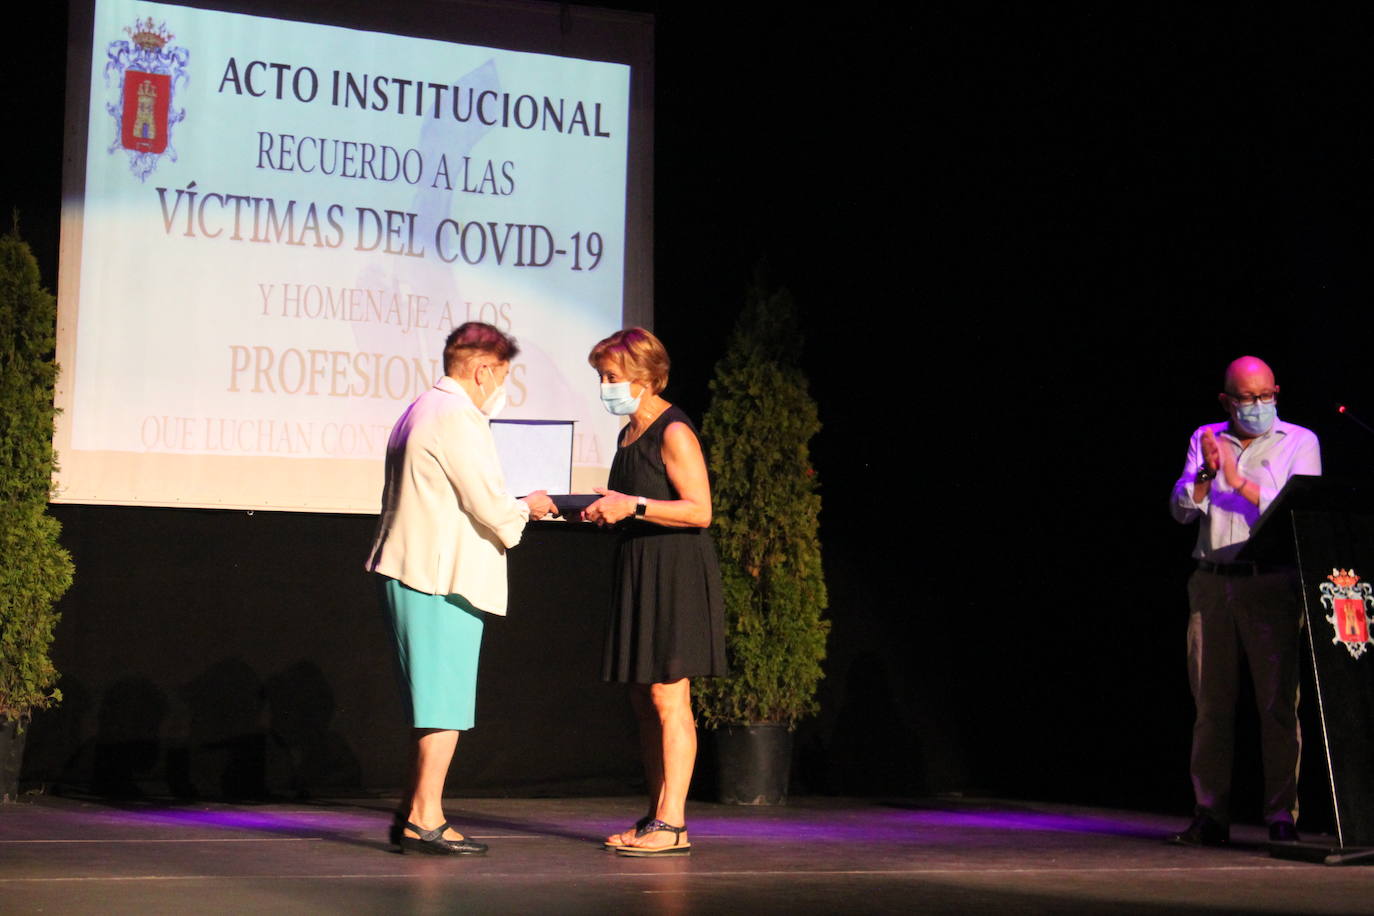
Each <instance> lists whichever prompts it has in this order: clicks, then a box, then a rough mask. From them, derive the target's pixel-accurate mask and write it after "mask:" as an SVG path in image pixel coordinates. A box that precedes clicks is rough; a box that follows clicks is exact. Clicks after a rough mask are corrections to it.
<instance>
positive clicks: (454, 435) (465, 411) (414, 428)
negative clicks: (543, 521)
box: [367, 376, 530, 614]
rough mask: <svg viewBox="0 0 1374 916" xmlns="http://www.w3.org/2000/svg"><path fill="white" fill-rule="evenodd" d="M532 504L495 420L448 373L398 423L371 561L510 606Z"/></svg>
mask: <svg viewBox="0 0 1374 916" xmlns="http://www.w3.org/2000/svg"><path fill="white" fill-rule="evenodd" d="M529 515H530V510H529V506H527V505H526V504H525V503H523V502H521V501H520V500H518V499H516V498H515V497H513V496H511V495H510V493H508V492H506V483H505V479H504V477H503V476H502V474H501V465H500V462H499V461H498V460H497V457H496V442H495V440H494V439H492V435H491V427H490V426H489V425H488V422H487V418H486V417H485V416H484V415H483V414H482V412H481V411H480V410H478V409H477V407H476V405H474V404H473V403H472V399H471V398H469V397H468V396H467V393H466V392H464V391H463V389H462V388H460V387H459V386H458V383H457V382H455V381H454V380H453V379H451V378H449V377H448V376H444V377H443V378H441V379H439V381H437V382H435V383H434V387H433V388H431V389H430V390H429V391H426V392H425V393H424V394H422V395H420V396H419V397H418V398H416V399H415V402H414V403H413V404H411V405H410V407H408V408H406V412H405V413H404V414H402V415H401V419H399V420H397V421H396V426H395V428H393V429H392V431H391V438H390V440H388V442H387V447H386V487H385V489H384V490H383V491H382V515H381V520H380V522H379V524H378V526H377V537H376V540H375V541H374V542H373V544H372V553H371V554H370V555H369V556H368V558H367V568H368V569H370V570H372V571H373V572H377V573H381V574H382V575H384V576H390V577H391V578H393V579H399V580H400V581H401V582H402V583H404V584H405V585H407V586H409V587H410V588H413V589H415V590H416V591H421V592H426V593H428V594H431V595H451V594H455V593H456V594H460V595H462V596H463V597H464V598H466V599H468V601H470V602H472V604H473V606H475V607H477V608H478V609H480V610H483V611H486V612H487V613H490V614H505V613H506V549H507V548H509V547H514V546H515V545H516V544H518V543H520V535H521V533H522V532H523V531H524V529H525V523H526V522H527V521H529Z"/></svg>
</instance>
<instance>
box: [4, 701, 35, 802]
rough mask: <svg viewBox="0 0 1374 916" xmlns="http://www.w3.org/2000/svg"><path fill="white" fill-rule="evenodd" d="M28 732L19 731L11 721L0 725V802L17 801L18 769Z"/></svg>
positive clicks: (21, 761)
mask: <svg viewBox="0 0 1374 916" xmlns="http://www.w3.org/2000/svg"><path fill="white" fill-rule="evenodd" d="M28 736H29V733H28V730H27V729H25V730H24V731H22V732H21V731H19V723H18V722H15V721H13V720H10V721H7V722H5V723H4V724H3V725H0V800H3V801H7V802H9V801H17V800H18V799H19V767H20V765H21V764H23V762H24V739H26V738H27V737H28Z"/></svg>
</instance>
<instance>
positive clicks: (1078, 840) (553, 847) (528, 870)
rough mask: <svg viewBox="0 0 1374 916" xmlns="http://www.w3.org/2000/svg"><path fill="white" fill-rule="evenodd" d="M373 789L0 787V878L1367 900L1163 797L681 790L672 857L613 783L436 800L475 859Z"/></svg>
mask: <svg viewBox="0 0 1374 916" xmlns="http://www.w3.org/2000/svg"><path fill="white" fill-rule="evenodd" d="M393 804H394V803H393V802H392V801H390V800H386V799H373V800H362V801H354V800H347V801H334V802H330V801H316V802H309V803H300V802H297V803H292V804H260V805H230V804H208V805H207V804H203V803H196V804H189V803H188V804H180V805H178V804H174V803H157V802H137V803H112V802H106V801H100V800H95V799H90V800H80V799H72V798H55V797H41V796H40V797H38V798H36V799H35V800H33V801H30V802H24V803H20V804H12V805H6V806H4V807H0V899H3V900H4V901H5V903H4V910H5V911H6V912H7V913H31V912H78V911H84V912H102V913H126V912H127V913H133V912H138V913H157V912H172V911H177V912H186V911H190V912H198V913H201V912H236V913H241V912H274V913H292V912H301V913H305V912H364V913H367V912H378V913H380V912H388V913H394V912H403V913H404V912H463V913H531V912H540V913H611V912H613V913H617V914H623V913H671V914H677V913H682V914H690V913H726V912H731V913H741V912H742V913H760V912H762V913H783V912H786V913H870V912H872V913H876V912H933V913H941V912H949V913H967V912H999V913H1000V912H1008V911H1010V912H1018V913H1036V912H1044V913H1089V912H1093V913H1096V912H1102V911H1104V910H1108V909H1110V910H1111V911H1112V912H1114V913H1165V912H1169V913H1175V912H1189V911H1192V912H1228V913H1234V912H1257V913H1258V912H1283V913H1354V912H1374V895H1371V894H1370V888H1371V886H1374V885H1371V883H1370V882H1371V879H1374V874H1371V873H1370V872H1368V871H1365V870H1363V869H1359V868H1348V869H1338V868H1325V867H1323V866H1320V865H1309V864H1303V863H1297V862H1289V861H1282V860H1278V859H1272V858H1270V857H1269V856H1268V854H1267V850H1266V848H1265V845H1264V842H1263V840H1264V833H1263V831H1262V829H1261V828H1259V827H1237V828H1236V829H1235V831H1234V836H1233V839H1234V840H1235V843H1234V845H1233V846H1231V847H1229V848H1223V849H1184V848H1179V847H1175V846H1169V845H1167V844H1166V843H1165V842H1164V838H1165V837H1166V836H1167V835H1168V834H1169V833H1171V832H1173V831H1175V830H1177V829H1179V828H1180V827H1182V826H1183V825H1182V824H1181V823H1179V822H1178V821H1177V820H1176V819H1173V818H1164V817H1160V816H1157V815H1150V814H1140V813H1133V812H1123V811H1112V810H1107V809H1098V808H1082V807H1071V806H1066V805H1050V804H1033V803H1016V802H1000V801H995V800H978V799H955V798H941V799H928V800H919V801H903V802H881V801H870V800H862V801H860V800H843V799H829V798H827V799H820V798H800V799H794V800H793V801H792V803H791V804H789V805H787V806H786V807H783V808H738V807H726V806H720V805H709V804H692V805H691V806H690V807H689V817H690V819H691V820H690V825H689V826H690V827H691V842H692V846H693V850H692V854H691V856H690V857H678V858H663V859H631V858H624V857H619V856H616V855H615V854H613V853H610V852H605V851H603V850H602V849H601V847H600V841H601V838H602V837H604V836H605V835H606V834H607V833H610V832H612V831H614V830H619V829H622V828H623V827H625V826H626V825H627V824H628V823H630V822H631V821H633V820H634V819H635V817H636V816H638V814H639V812H638V811H637V810H635V808H634V805H635V802H634V800H632V799H619V798H612V799H605V798H602V799H587V798H576V799H450V800H449V802H448V805H447V810H448V812H449V816H450V818H451V820H452V821H453V822H454V823H455V824H456V825H457V826H458V827H459V828H460V829H462V830H465V831H466V832H467V833H469V834H470V835H472V836H474V837H477V838H478V839H481V840H483V841H484V842H487V843H489V844H490V845H491V852H490V854H489V855H487V856H485V857H482V858H457V859H449V858H440V857H433V856H416V855H407V856H403V855H399V854H397V853H395V852H392V851H391V850H390V847H388V845H387V844H386V842H385V839H386V827H387V824H388V822H389V819H390V811H391V808H392V807H393Z"/></svg>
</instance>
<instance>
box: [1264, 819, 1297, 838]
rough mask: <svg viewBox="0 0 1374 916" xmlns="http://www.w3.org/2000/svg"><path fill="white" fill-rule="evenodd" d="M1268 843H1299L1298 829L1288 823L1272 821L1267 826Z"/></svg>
mask: <svg viewBox="0 0 1374 916" xmlns="http://www.w3.org/2000/svg"><path fill="white" fill-rule="evenodd" d="M1269 842H1271V843H1300V842H1302V841H1301V840H1300V839H1299V838H1298V828H1296V827H1294V826H1293V824H1292V823H1291V822H1290V821H1274V823H1272V824H1270V825H1269Z"/></svg>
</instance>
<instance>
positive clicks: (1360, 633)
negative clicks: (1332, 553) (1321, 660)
mask: <svg viewBox="0 0 1374 916" xmlns="http://www.w3.org/2000/svg"><path fill="white" fill-rule="evenodd" d="M1326 578H1328V579H1330V580H1331V581H1330V582H1323V583H1322V584H1321V585H1320V586H1318V590H1319V591H1320V592H1321V593H1322V604H1323V605H1325V606H1326V608H1327V609H1328V610H1330V611H1331V613H1330V614H1328V615H1326V622H1327V623H1329V624H1331V625H1332V626H1333V627H1334V628H1335V630H1336V635H1335V636H1334V637H1333V638H1332V640H1331V642H1333V643H1344V644H1345V648H1346V650H1347V651H1348V652H1349V653H1350V657H1351V658H1359V657H1360V656H1361V655H1363V654H1364V650H1365V649H1366V648H1368V646H1369V644H1370V639H1369V629H1370V625H1371V624H1374V620H1371V619H1370V617H1369V605H1368V603H1367V602H1369V601H1370V600H1371V599H1374V595H1371V593H1370V586H1369V583H1368V582H1361V581H1360V577H1359V576H1357V575H1355V570H1353V569H1333V570H1331V575H1329V576H1327V577H1326Z"/></svg>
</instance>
